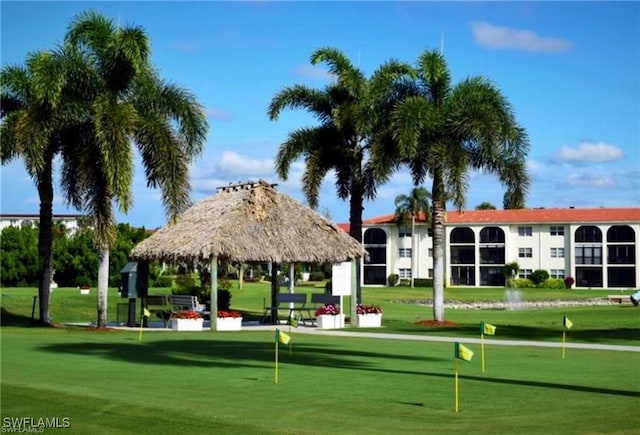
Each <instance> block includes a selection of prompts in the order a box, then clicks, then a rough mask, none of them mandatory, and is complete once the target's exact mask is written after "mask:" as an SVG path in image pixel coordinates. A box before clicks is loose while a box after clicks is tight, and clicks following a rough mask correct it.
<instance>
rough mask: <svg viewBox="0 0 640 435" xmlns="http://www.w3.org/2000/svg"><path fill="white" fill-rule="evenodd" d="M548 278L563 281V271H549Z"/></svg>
mask: <svg viewBox="0 0 640 435" xmlns="http://www.w3.org/2000/svg"><path fill="white" fill-rule="evenodd" d="M549 276H550V277H551V278H556V279H564V269H551V270H550V271H549Z"/></svg>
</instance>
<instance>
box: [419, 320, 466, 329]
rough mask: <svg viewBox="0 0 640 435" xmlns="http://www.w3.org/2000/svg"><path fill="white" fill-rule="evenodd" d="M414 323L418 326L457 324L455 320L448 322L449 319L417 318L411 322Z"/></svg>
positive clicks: (452, 325)
mask: <svg viewBox="0 0 640 435" xmlns="http://www.w3.org/2000/svg"><path fill="white" fill-rule="evenodd" d="M413 324H414V325H420V326H447V327H456V326H458V324H457V323H456V322H450V321H449V320H441V321H438V320H419V321H417V322H414V323H413Z"/></svg>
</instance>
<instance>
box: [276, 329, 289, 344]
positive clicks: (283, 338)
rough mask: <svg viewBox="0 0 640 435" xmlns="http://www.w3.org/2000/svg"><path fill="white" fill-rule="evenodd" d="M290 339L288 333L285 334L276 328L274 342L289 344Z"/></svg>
mask: <svg viewBox="0 0 640 435" xmlns="http://www.w3.org/2000/svg"><path fill="white" fill-rule="evenodd" d="M290 341H291V337H290V336H289V334H286V333H284V332H282V331H280V330H279V329H276V342H279V343H282V344H289V342H290Z"/></svg>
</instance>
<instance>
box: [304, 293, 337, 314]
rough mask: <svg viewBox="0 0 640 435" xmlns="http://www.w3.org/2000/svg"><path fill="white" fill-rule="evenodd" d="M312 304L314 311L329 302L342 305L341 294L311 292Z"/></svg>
mask: <svg viewBox="0 0 640 435" xmlns="http://www.w3.org/2000/svg"><path fill="white" fill-rule="evenodd" d="M311 304H312V305H313V307H312V309H313V310H314V311H315V310H317V309H318V308H320V307H323V306H325V305H327V304H333V305H340V296H334V295H332V294H330V293H311Z"/></svg>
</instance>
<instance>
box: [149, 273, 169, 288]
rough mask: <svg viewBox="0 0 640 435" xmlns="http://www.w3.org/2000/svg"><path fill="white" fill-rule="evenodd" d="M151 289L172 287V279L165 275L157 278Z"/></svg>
mask: <svg viewBox="0 0 640 435" xmlns="http://www.w3.org/2000/svg"><path fill="white" fill-rule="evenodd" d="M151 287H173V278H172V277H170V276H166V275H163V276H159V277H157V278H156V279H155V281H154V282H153V285H152V286H151Z"/></svg>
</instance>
